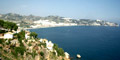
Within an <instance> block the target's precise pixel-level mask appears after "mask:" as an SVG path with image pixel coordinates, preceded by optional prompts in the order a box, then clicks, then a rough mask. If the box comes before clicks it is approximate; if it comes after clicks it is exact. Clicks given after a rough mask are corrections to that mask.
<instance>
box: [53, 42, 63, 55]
mask: <svg viewBox="0 0 120 60" xmlns="http://www.w3.org/2000/svg"><path fill="white" fill-rule="evenodd" d="M53 48H54V49H55V50H56V51H57V53H58V56H64V50H63V49H62V48H58V45H57V44H54V46H53Z"/></svg>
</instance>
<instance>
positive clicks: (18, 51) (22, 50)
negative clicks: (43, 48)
mask: <svg viewBox="0 0 120 60" xmlns="http://www.w3.org/2000/svg"><path fill="white" fill-rule="evenodd" d="M25 51H26V49H25V48H24V47H15V48H14V50H12V54H13V55H14V56H15V57H16V58H17V57H18V54H19V53H20V54H21V55H23V54H24V52H25Z"/></svg>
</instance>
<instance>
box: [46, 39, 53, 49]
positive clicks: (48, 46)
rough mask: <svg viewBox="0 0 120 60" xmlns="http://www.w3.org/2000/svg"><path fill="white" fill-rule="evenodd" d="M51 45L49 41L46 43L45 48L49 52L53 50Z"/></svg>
mask: <svg viewBox="0 0 120 60" xmlns="http://www.w3.org/2000/svg"><path fill="white" fill-rule="evenodd" d="M53 45H54V44H53V43H52V42H51V41H49V42H46V46H47V48H48V49H49V50H53Z"/></svg>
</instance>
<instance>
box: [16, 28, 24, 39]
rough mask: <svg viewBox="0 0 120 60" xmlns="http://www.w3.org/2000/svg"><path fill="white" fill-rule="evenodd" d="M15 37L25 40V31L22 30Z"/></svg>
mask: <svg viewBox="0 0 120 60" xmlns="http://www.w3.org/2000/svg"><path fill="white" fill-rule="evenodd" d="M17 37H18V39H25V31H24V30H22V31H21V32H19V33H18V34H17Z"/></svg>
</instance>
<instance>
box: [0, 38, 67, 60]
mask: <svg viewBox="0 0 120 60" xmlns="http://www.w3.org/2000/svg"><path fill="white" fill-rule="evenodd" d="M0 41H1V43H0V57H1V59H2V60H6V59H7V60H21V59H22V60H63V59H64V60H69V58H68V57H66V55H65V54H64V51H63V50H62V49H61V48H58V46H55V45H56V44H53V43H49V42H50V41H48V40H47V39H34V38H29V39H22V40H21V41H22V42H20V40H19V39H0ZM48 43H49V44H48ZM47 44H48V46H47ZM52 44H53V46H52ZM50 48H52V49H50Z"/></svg>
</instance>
